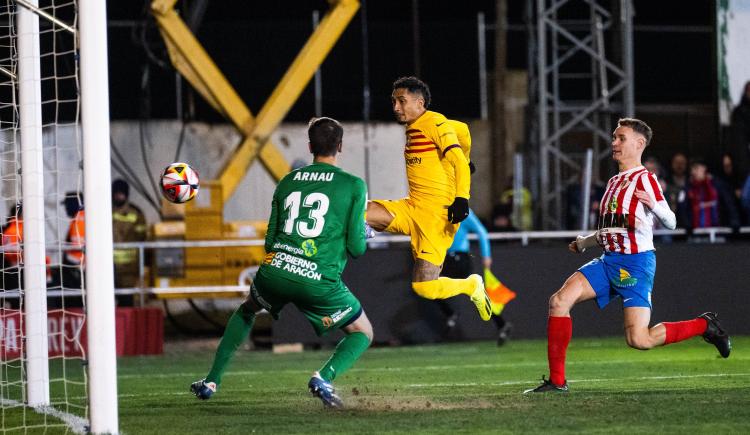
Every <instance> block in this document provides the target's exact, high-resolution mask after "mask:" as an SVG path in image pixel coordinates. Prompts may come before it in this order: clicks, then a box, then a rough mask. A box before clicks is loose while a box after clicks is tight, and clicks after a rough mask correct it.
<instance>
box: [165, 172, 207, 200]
mask: <svg viewBox="0 0 750 435" xmlns="http://www.w3.org/2000/svg"><path fill="white" fill-rule="evenodd" d="M160 181H161V193H162V194H163V195H164V197H165V198H167V199H168V200H169V201H171V202H174V203H177V204H182V203H184V202H188V201H190V200H191V199H193V198H194V197H195V195H196V194H197V193H198V187H199V185H200V180H199V178H198V171H196V170H195V169H193V167H192V166H190V165H188V164H187V163H181V162H178V163H172V164H171V165H169V166H167V167H166V168H164V171H163V172H162V174H161V180H160Z"/></svg>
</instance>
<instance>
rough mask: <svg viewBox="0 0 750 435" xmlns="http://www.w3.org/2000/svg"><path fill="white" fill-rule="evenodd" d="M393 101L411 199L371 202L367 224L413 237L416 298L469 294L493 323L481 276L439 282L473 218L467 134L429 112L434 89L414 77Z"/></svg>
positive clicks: (401, 83)
mask: <svg viewBox="0 0 750 435" xmlns="http://www.w3.org/2000/svg"><path fill="white" fill-rule="evenodd" d="M391 100H392V102H393V113H394V115H395V116H396V119H397V120H398V122H400V123H401V124H404V126H405V127H406V144H405V147H404V160H405V162H406V177H407V179H408V182H409V196H408V197H406V198H403V199H399V200H372V201H370V202H369V203H368V204H367V224H368V225H369V226H370V227H372V228H373V229H374V230H376V231H388V232H391V233H400V234H406V235H409V236H411V249H412V255H413V256H414V271H413V274H412V289H413V290H414V292H415V293H416V294H418V295H419V296H421V297H423V298H426V299H447V298H450V297H453V296H457V295H460V294H465V295H467V296H469V297H470V298H471V301H472V302H473V303H474V305H476V307H477V310H478V311H479V315H480V316H481V318H482V320H489V319H490V317H491V316H492V309H491V306H490V300H489V298H488V297H487V293H486V292H485V290H484V283H483V281H482V277H481V276H479V275H476V274H475V275H471V276H469V277H468V278H466V279H451V278H445V277H440V269H441V268H442V265H443V260H445V253H446V251H447V250H448V248H449V247H450V245H451V243H452V242H453V236H454V235H455V234H456V231H457V230H458V226H459V225H460V222H461V221H463V220H464V219H466V217H467V216H468V215H469V189H470V186H471V179H470V176H471V172H470V170H469V162H468V160H467V157H468V154H469V150H470V145H471V138H470V135H469V129H468V127H467V126H466V124H464V123H462V122H458V121H453V120H449V119H447V118H446V117H445V116H443V115H441V114H440V113H437V112H432V111H430V110H427V108H428V107H429V105H430V88H429V87H428V86H427V84H426V83H424V82H422V81H421V80H419V79H418V78H416V77H402V78H400V79H398V80H396V81H395V82H394V83H393V93H392V94H391ZM459 139H461V141H460V142H459ZM462 144H463V146H462Z"/></svg>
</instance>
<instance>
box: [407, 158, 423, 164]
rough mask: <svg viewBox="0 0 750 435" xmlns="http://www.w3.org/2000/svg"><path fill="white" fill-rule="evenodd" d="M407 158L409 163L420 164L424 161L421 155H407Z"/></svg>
mask: <svg viewBox="0 0 750 435" xmlns="http://www.w3.org/2000/svg"><path fill="white" fill-rule="evenodd" d="M405 160H406V164H407V165H418V164H420V163H422V158H421V157H406V159H405Z"/></svg>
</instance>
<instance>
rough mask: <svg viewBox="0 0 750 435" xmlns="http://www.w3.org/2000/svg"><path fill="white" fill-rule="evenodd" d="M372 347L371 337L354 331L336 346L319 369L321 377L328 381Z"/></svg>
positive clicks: (348, 367)
mask: <svg viewBox="0 0 750 435" xmlns="http://www.w3.org/2000/svg"><path fill="white" fill-rule="evenodd" d="M368 347H370V339H369V338H367V336H366V335H365V334H364V333H362V332H353V333H351V334H349V335H347V336H346V337H344V338H343V339H342V340H341V341H339V344H338V345H337V346H336V350H335V351H334V352H333V355H331V358H330V359H329V360H328V361H326V363H325V365H324V366H323V368H321V369H320V370H319V372H320V377H321V378H323V380H324V381H326V382H331V381H333V380H334V379H336V376H338V375H340V374H342V373H344V372H345V371H347V370H349V369H350V368H351V367H352V366H353V365H354V362H355V361H357V360H358V359H359V357H360V356H362V354H363V353H364V352H365V351H366V350H367V348H368Z"/></svg>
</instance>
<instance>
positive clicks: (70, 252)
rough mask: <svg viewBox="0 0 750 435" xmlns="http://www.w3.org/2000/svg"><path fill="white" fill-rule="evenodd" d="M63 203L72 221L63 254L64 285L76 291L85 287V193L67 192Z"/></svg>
mask: <svg viewBox="0 0 750 435" xmlns="http://www.w3.org/2000/svg"><path fill="white" fill-rule="evenodd" d="M62 203H63V205H64V206H65V213H66V214H67V215H68V217H69V218H70V219H71V220H70V225H69V227H68V236H67V238H66V240H65V241H66V242H67V244H68V249H67V250H66V251H65V252H64V254H63V272H62V284H63V287H65V288H70V289H76V288H81V287H82V285H83V283H82V278H83V267H84V258H83V245H84V244H85V243H86V226H85V220H84V219H85V214H84V211H83V193H81V192H75V191H72V192H67V193H66V194H65V199H64V200H63V201H62ZM69 306H70V305H69Z"/></svg>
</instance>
